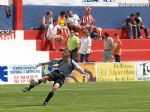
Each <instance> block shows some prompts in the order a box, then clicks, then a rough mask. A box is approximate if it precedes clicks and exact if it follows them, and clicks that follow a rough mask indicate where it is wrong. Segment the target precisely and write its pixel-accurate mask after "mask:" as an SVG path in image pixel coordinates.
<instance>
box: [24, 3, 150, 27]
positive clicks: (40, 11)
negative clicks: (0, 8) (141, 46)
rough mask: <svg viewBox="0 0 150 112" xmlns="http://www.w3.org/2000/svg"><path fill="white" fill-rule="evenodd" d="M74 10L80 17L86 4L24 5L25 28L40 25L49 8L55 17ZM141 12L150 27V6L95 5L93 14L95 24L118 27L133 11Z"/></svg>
mask: <svg viewBox="0 0 150 112" xmlns="http://www.w3.org/2000/svg"><path fill="white" fill-rule="evenodd" d="M70 9H71V10H73V11H74V12H75V13H77V14H78V15H79V16H80V17H81V16H82V15H83V13H84V6H42V5H39V6H33V5H26V6H24V29H25V30H26V29H32V28H33V27H39V25H40V22H41V17H42V16H43V15H45V13H46V12H47V11H48V10H52V11H53V13H54V18H56V17H57V16H58V15H59V13H60V11H62V10H64V11H67V10H70ZM136 12H140V13H141V16H142V18H143V21H144V22H145V24H147V26H148V27H150V19H149V18H150V8H149V7H93V12H92V15H93V16H94V18H96V19H97V22H96V23H95V25H97V26H100V27H102V28H103V29H118V28H120V27H121V23H122V22H123V20H124V19H125V18H126V17H127V16H129V15H130V14H131V13H136Z"/></svg>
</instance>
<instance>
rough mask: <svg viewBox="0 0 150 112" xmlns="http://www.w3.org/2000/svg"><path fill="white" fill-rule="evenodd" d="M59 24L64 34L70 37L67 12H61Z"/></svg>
mask: <svg viewBox="0 0 150 112" xmlns="http://www.w3.org/2000/svg"><path fill="white" fill-rule="evenodd" d="M58 24H59V25H60V26H61V27H62V29H63V31H64V34H66V36H67V37H68V35H69V29H68V26H67V20H66V12H65V11H61V12H60V15H59V16H58Z"/></svg>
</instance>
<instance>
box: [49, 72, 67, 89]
mask: <svg viewBox="0 0 150 112" xmlns="http://www.w3.org/2000/svg"><path fill="white" fill-rule="evenodd" d="M48 76H49V81H54V84H55V83H59V84H60V87H61V86H62V85H63V84H64V81H65V77H64V76H63V75H62V74H60V72H59V71H58V70H54V71H52V73H51V74H49V75H48Z"/></svg>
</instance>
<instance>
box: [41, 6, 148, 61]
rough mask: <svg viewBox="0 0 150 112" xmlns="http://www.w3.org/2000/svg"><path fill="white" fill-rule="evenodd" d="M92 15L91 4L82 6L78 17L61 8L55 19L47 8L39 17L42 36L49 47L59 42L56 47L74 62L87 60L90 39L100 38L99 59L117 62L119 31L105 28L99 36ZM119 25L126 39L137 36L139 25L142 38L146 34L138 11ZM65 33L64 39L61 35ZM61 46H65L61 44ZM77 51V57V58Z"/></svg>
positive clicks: (120, 45)
mask: <svg viewBox="0 0 150 112" xmlns="http://www.w3.org/2000/svg"><path fill="white" fill-rule="evenodd" d="M95 22H96V19H95V18H93V16H92V8H91V7H85V8H84V15H83V16H82V17H81V18H80V17H79V16H78V15H77V14H75V13H73V11H71V10H68V11H61V12H60V15H59V16H58V17H57V19H53V12H52V11H49V12H47V13H46V16H43V17H42V24H41V26H40V28H41V29H42V30H44V33H43V35H42V39H48V40H50V41H51V44H52V51H56V48H55V43H56V42H59V43H60V48H59V51H63V50H64V49H66V48H67V49H68V50H69V51H70V53H71V58H72V59H74V60H75V61H76V62H78V61H79V62H83V61H84V60H85V62H90V60H89V55H90V53H91V52H92V50H91V46H92V41H91V39H103V40H104V53H103V58H102V61H103V62H107V61H110V62H120V56H121V47H122V43H121V40H120V39H119V38H120V36H119V34H115V35H114V38H111V37H110V36H109V33H107V32H105V33H104V35H103V36H101V28H99V27H97V26H95V25H94V23H95ZM122 29H125V30H128V37H129V39H141V38H143V37H142V35H141V29H144V32H145V35H146V38H147V39H148V38H150V37H149V34H148V30H147V27H146V25H145V24H144V23H143V21H142V18H141V16H140V13H139V12H137V13H136V14H131V15H130V17H127V18H126V20H125V22H124V24H123V26H122ZM64 36H66V41H65V39H64ZM64 46H65V47H64ZM78 54H80V58H78Z"/></svg>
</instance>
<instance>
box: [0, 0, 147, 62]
mask: <svg viewBox="0 0 150 112" xmlns="http://www.w3.org/2000/svg"><path fill="white" fill-rule="evenodd" d="M14 2H17V3H18V4H15V10H14V12H15V14H14V15H15V16H14V17H15V18H13V19H14V21H15V23H14V26H13V25H11V27H10V26H8V27H9V29H12V30H13V29H14V30H24V39H25V40H36V50H37V51H49V49H50V48H51V45H49V42H48V41H47V40H40V37H41V34H42V31H41V30H33V29H38V27H39V25H40V20H41V17H42V16H43V14H45V12H47V10H52V11H53V13H54V15H55V17H57V16H58V15H59V13H60V11H62V10H66V9H68V10H69V9H71V10H73V12H77V13H78V15H80V16H81V15H83V13H84V11H83V8H84V6H46V5H24V6H22V5H21V4H22V2H21V0H20V1H19V2H18V1H17V0H14ZM0 8H2V7H0ZM92 8H93V16H94V18H96V19H97V22H96V24H95V25H96V26H99V27H101V28H102V34H103V33H104V32H108V33H110V36H113V35H114V33H118V34H120V35H121V39H122V41H123V53H122V56H121V60H122V61H141V60H149V59H150V55H149V54H150V47H149V42H150V40H147V39H146V38H145V37H144V36H143V35H144V32H143V31H142V36H143V37H144V39H140V40H128V39H127V38H128V37H127V31H126V30H121V29H120V28H121V24H122V22H123V21H124V19H125V18H126V17H127V16H129V15H130V13H134V12H140V13H141V15H142V18H143V20H144V23H145V24H146V25H147V26H148V28H150V19H149V17H150V15H149V11H150V8H149V7H98V6H92ZM39 9H41V10H39ZM31 10H32V11H31ZM81 10H82V11H81ZM1 12H2V10H0V13H1ZM21 12H22V13H21ZM3 13H4V12H3ZM104 13H105V14H104ZM3 21H5V20H4V19H2V22H3ZM7 25H9V24H6V25H5V27H7ZM3 26H4V25H3ZM3 26H2V28H4V27H3ZM92 43H93V46H92V50H93V53H92V54H91V57H90V58H91V60H92V61H101V60H102V50H103V41H102V40H93V41H92ZM43 45H44V46H43ZM45 46H46V47H45ZM57 47H58V45H57ZM49 53H50V59H52V58H54V57H60V54H61V52H49Z"/></svg>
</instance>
